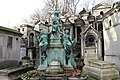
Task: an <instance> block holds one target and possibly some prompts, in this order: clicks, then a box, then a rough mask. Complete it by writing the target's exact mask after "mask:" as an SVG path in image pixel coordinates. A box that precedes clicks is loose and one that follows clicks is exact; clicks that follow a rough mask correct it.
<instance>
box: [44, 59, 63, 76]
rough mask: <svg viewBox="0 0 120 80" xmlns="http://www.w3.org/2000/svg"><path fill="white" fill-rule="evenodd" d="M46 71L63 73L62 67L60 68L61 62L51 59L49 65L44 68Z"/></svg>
mask: <svg viewBox="0 0 120 80" xmlns="http://www.w3.org/2000/svg"><path fill="white" fill-rule="evenodd" d="M46 73H48V74H59V73H63V68H61V64H60V62H59V61H57V60H53V61H52V62H51V63H50V64H49V67H47V69H46Z"/></svg>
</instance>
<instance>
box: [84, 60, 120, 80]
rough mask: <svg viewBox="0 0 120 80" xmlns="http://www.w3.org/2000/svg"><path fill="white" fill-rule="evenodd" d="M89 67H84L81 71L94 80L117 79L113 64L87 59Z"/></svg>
mask: <svg viewBox="0 0 120 80" xmlns="http://www.w3.org/2000/svg"><path fill="white" fill-rule="evenodd" d="M88 63H89V65H85V66H84V68H83V71H84V72H85V73H86V74H88V75H89V76H90V77H91V78H94V79H95V80H112V79H114V78H118V77H119V72H118V71H117V70H116V69H115V64H112V63H107V62H105V61H101V60H96V59H89V60H88Z"/></svg>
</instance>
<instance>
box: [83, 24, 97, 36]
mask: <svg viewBox="0 0 120 80" xmlns="http://www.w3.org/2000/svg"><path fill="white" fill-rule="evenodd" d="M89 31H92V32H93V33H96V34H98V31H97V30H95V28H93V27H92V25H89V26H88V27H87V28H86V30H85V31H84V32H83V34H86V33H87V32H89Z"/></svg>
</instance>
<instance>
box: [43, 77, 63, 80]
mask: <svg viewBox="0 0 120 80" xmlns="http://www.w3.org/2000/svg"><path fill="white" fill-rule="evenodd" d="M45 80H64V79H63V77H45Z"/></svg>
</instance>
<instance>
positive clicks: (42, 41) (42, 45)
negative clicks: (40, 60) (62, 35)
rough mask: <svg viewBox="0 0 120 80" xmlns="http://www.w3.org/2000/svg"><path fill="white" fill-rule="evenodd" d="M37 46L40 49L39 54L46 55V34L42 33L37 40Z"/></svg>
mask: <svg viewBox="0 0 120 80" xmlns="http://www.w3.org/2000/svg"><path fill="white" fill-rule="evenodd" d="M39 42H40V43H39V47H40V49H41V56H44V57H46V56H47V55H46V50H47V46H48V36H47V34H42V35H41V37H40V40H39Z"/></svg>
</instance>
